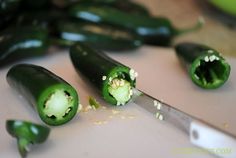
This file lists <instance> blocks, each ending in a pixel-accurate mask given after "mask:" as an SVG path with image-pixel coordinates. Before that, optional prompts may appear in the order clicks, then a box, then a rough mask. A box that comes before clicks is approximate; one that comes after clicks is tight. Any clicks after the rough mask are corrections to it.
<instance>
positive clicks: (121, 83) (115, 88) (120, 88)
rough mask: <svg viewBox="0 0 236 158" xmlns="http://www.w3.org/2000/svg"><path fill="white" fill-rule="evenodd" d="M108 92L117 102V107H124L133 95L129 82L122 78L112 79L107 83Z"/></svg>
mask: <svg viewBox="0 0 236 158" xmlns="http://www.w3.org/2000/svg"><path fill="white" fill-rule="evenodd" d="M108 91H109V93H110V95H111V96H112V97H114V98H115V99H116V101H117V105H118V106H119V105H124V104H125V103H126V102H128V101H129V100H130V98H131V96H132V94H133V91H132V86H131V84H130V82H128V81H127V80H125V79H123V78H113V79H112V80H111V81H110V82H109V86H108Z"/></svg>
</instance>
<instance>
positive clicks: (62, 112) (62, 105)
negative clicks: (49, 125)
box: [44, 89, 74, 120]
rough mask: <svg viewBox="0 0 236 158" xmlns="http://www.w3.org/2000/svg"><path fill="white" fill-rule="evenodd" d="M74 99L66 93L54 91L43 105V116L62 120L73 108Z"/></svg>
mask: <svg viewBox="0 0 236 158" xmlns="http://www.w3.org/2000/svg"><path fill="white" fill-rule="evenodd" d="M73 102H74V98H73V97H72V96H71V95H70V93H69V92H68V91H65V90H62V89H61V90H56V91H55V92H54V93H52V94H51V95H50V96H49V97H48V98H47V100H46V101H45V104H44V112H45V115H46V116H47V117H49V118H51V119H58V120H63V118H64V117H66V116H67V115H68V114H69V113H70V111H72V108H73Z"/></svg>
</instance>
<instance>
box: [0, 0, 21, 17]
mask: <svg viewBox="0 0 236 158" xmlns="http://www.w3.org/2000/svg"><path fill="white" fill-rule="evenodd" d="M20 2H21V0H1V1H0V15H6V14H9V13H13V12H15V11H16V10H17V9H18V7H19V4H20ZM3 17H4V16H3ZM3 17H2V16H1V19H2V18H3Z"/></svg>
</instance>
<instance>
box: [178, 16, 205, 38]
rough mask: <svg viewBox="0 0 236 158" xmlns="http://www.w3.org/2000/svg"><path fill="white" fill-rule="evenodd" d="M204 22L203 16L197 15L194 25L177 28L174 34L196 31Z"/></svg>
mask: <svg viewBox="0 0 236 158" xmlns="http://www.w3.org/2000/svg"><path fill="white" fill-rule="evenodd" d="M204 24H205V20H204V18H203V17H199V18H198V21H197V23H196V24H195V25H194V26H192V27H190V28H186V29H181V30H177V31H176V35H181V34H185V33H189V32H194V31H197V30H199V29H200V28H202V26H203V25H204Z"/></svg>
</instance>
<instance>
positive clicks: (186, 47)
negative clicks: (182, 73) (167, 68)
mask: <svg viewBox="0 0 236 158" xmlns="http://www.w3.org/2000/svg"><path fill="white" fill-rule="evenodd" d="M175 51H176V54H177V56H178V58H179V59H180V61H181V63H182V64H183V65H184V66H185V68H186V69H187V70H188V72H189V76H190V77H191V79H192V81H193V82H194V83H195V84H196V85H198V86H199V87H202V88H205V89H214V88H218V87H220V86H222V85H223V84H224V83H225V82H226V81H227V80H228V78H229V75H230V65H229V64H228V63H227V61H226V60H225V59H224V58H223V57H222V56H221V55H220V54H219V53H218V52H217V51H216V50H214V49H212V48H210V47H208V46H205V45H202V44H196V43H180V44H177V45H176V46H175Z"/></svg>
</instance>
